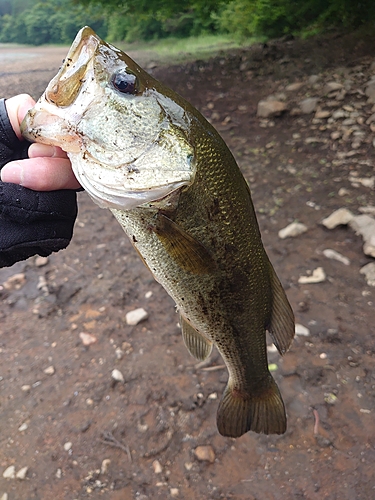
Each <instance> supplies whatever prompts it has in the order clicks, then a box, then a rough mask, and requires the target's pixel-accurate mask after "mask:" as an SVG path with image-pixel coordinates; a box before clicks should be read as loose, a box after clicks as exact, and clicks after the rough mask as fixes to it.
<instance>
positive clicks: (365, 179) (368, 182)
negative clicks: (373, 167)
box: [349, 176, 375, 189]
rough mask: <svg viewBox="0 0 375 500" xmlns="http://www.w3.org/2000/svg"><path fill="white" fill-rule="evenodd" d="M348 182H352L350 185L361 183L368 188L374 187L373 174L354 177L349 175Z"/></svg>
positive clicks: (374, 179)
mask: <svg viewBox="0 0 375 500" xmlns="http://www.w3.org/2000/svg"><path fill="white" fill-rule="evenodd" d="M349 182H351V183H352V185H354V186H355V185H357V186H359V185H362V186H364V187H368V188H370V189H374V187H375V176H373V177H355V176H351V177H349Z"/></svg>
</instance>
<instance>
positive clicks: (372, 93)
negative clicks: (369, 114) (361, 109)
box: [365, 80, 375, 104]
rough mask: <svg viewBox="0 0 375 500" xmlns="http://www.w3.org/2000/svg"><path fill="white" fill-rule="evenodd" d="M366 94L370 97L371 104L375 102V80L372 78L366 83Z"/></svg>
mask: <svg viewBox="0 0 375 500" xmlns="http://www.w3.org/2000/svg"><path fill="white" fill-rule="evenodd" d="M365 94H366V96H367V97H368V102H369V103H370V104H374V103H375V80H370V81H369V82H367V84H366V90H365Z"/></svg>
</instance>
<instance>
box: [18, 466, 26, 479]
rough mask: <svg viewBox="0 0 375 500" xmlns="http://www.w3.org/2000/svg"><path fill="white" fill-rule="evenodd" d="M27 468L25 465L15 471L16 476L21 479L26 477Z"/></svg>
mask: <svg viewBox="0 0 375 500" xmlns="http://www.w3.org/2000/svg"><path fill="white" fill-rule="evenodd" d="M28 470H29V468H28V467H27V466H26V467H22V469H20V470H19V471H18V472H17V474H16V478H17V479H20V480H21V481H23V480H24V479H26V474H27V471H28Z"/></svg>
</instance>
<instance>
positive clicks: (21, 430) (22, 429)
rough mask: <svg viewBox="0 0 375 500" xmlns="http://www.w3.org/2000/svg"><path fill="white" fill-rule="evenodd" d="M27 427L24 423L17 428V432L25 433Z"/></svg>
mask: <svg viewBox="0 0 375 500" xmlns="http://www.w3.org/2000/svg"><path fill="white" fill-rule="evenodd" d="M28 427H29V426H28V425H27V424H26V422H25V423H23V424H21V425H20V426H19V427H18V430H19V431H20V432H23V431H26V430H27V428H28Z"/></svg>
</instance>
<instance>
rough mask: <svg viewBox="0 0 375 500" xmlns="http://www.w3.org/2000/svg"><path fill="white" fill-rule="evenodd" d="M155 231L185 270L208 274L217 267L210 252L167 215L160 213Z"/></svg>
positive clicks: (170, 253)
mask: <svg viewBox="0 0 375 500" xmlns="http://www.w3.org/2000/svg"><path fill="white" fill-rule="evenodd" d="M155 232H156V234H157V235H158V238H159V239H160V241H161V242H162V244H163V246H164V248H165V249H166V250H167V252H168V254H169V255H170V256H171V257H172V258H173V259H174V260H175V261H176V262H177V263H178V265H179V266H180V267H182V268H183V269H184V270H185V271H188V272H190V273H193V274H207V273H209V272H210V271H212V270H213V269H215V267H216V266H215V262H214V260H213V258H212V256H211V254H210V252H209V251H208V250H207V249H206V248H205V247H204V246H203V245H202V244H201V243H200V242H199V241H197V240H196V239H195V238H193V237H192V236H191V235H190V234H188V233H187V232H186V231H185V230H184V229H182V228H181V227H180V226H179V225H178V224H176V223H175V222H174V221H172V220H171V219H169V218H168V217H166V216H165V215H163V214H159V215H158V220H157V224H156V227H155Z"/></svg>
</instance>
